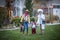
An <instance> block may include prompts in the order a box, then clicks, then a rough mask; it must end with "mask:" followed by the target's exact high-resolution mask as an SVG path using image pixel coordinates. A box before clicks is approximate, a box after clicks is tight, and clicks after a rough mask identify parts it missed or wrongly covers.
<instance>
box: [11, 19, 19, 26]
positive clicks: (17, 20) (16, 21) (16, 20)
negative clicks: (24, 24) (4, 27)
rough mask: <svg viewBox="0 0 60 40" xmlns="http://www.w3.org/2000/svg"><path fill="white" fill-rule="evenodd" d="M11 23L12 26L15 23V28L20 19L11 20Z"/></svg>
mask: <svg viewBox="0 0 60 40" xmlns="http://www.w3.org/2000/svg"><path fill="white" fill-rule="evenodd" d="M11 23H12V24H13V23H15V25H16V26H19V24H20V18H13V19H12V21H11Z"/></svg>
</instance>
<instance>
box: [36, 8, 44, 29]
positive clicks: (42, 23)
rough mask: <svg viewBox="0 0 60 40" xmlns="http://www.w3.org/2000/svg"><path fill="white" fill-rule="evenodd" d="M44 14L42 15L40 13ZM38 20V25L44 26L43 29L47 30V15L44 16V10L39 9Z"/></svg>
mask: <svg viewBox="0 0 60 40" xmlns="http://www.w3.org/2000/svg"><path fill="white" fill-rule="evenodd" d="M39 12H42V13H39ZM38 13H39V15H38V20H37V24H38V25H40V24H41V25H42V29H45V15H44V14H43V10H42V9H38Z"/></svg>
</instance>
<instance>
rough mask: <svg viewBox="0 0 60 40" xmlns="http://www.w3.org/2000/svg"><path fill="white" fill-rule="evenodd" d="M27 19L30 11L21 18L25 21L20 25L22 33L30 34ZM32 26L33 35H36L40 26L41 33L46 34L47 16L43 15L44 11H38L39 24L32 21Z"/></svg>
mask: <svg viewBox="0 0 60 40" xmlns="http://www.w3.org/2000/svg"><path fill="white" fill-rule="evenodd" d="M27 18H28V10H26V12H25V14H24V16H23V17H22V18H21V19H23V21H21V23H20V24H21V25H20V31H21V32H23V33H24V32H25V30H26V32H27V34H28V24H29V22H28V21H27ZM30 23H31V24H32V34H35V33H36V25H37V24H38V25H40V31H41V34H43V33H44V29H45V16H44V14H43V10H42V9H38V20H37V22H35V20H34V21H32V22H30Z"/></svg>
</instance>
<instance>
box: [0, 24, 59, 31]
mask: <svg viewBox="0 0 60 40" xmlns="http://www.w3.org/2000/svg"><path fill="white" fill-rule="evenodd" d="M59 24H60V23H53V24H51V23H48V24H46V25H59ZM16 29H19V27H15V28H12V29H0V31H4V30H16Z"/></svg>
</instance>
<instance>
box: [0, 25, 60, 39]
mask: <svg viewBox="0 0 60 40" xmlns="http://www.w3.org/2000/svg"><path fill="white" fill-rule="evenodd" d="M36 29H37V30H36V31H37V33H36V34H34V35H33V34H31V28H30V27H29V34H28V35H26V34H23V33H22V32H19V30H12V31H0V40H60V25H53V26H46V28H45V34H44V35H40V32H39V30H40V29H39V27H37V28H36Z"/></svg>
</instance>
